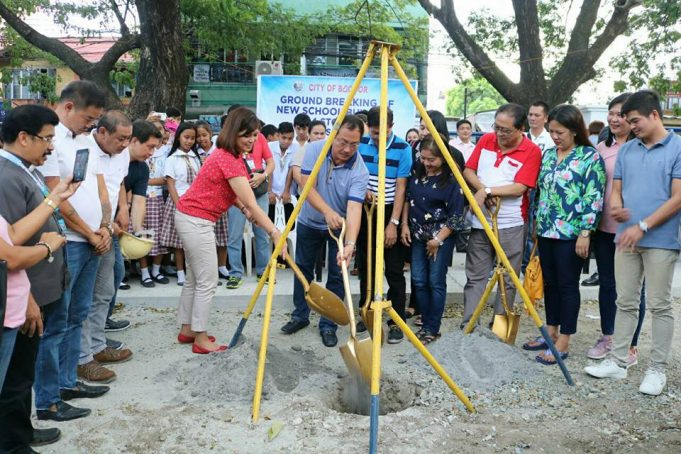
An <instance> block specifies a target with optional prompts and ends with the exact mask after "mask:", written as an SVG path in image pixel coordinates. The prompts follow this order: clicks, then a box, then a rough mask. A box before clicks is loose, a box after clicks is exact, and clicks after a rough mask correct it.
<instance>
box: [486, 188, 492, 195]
mask: <svg viewBox="0 0 681 454" xmlns="http://www.w3.org/2000/svg"><path fill="white" fill-rule="evenodd" d="M485 194H487V197H492V188H485Z"/></svg>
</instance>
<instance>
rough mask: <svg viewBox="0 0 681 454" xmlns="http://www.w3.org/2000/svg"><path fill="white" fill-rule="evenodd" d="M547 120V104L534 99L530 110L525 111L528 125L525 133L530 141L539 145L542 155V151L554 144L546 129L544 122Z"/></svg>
mask: <svg viewBox="0 0 681 454" xmlns="http://www.w3.org/2000/svg"><path fill="white" fill-rule="evenodd" d="M548 121H549V105H548V104H546V103H545V102H544V101H535V102H533V103H532V105H531V106H530V110H529V112H528V113H527V122H528V123H529V125H530V130H529V132H528V133H527V137H529V138H530V140H531V141H532V143H534V144H535V145H536V146H538V147H539V150H541V154H542V156H543V155H544V152H545V151H546V150H548V149H549V148H553V147H555V146H556V145H555V144H554V143H553V139H552V138H551V134H549V132H548V131H547V130H546V123H547V122H548Z"/></svg>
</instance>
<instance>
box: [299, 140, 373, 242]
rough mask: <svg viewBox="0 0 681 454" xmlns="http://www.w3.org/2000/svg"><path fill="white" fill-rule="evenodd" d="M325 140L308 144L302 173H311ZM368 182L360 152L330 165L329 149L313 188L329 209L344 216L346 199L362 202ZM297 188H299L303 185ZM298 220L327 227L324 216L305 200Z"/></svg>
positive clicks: (317, 227) (313, 225)
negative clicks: (341, 162)
mask: <svg viewBox="0 0 681 454" xmlns="http://www.w3.org/2000/svg"><path fill="white" fill-rule="evenodd" d="M324 143H326V141H325V140H318V141H317V142H312V143H309V144H308V145H307V147H306V151H305V159H304V160H303V165H302V167H301V169H300V173H301V174H303V175H310V174H311V173H312V168H313V167H314V164H315V162H316V161H317V158H318V157H319V154H320V153H321V152H322V148H324ZM368 184H369V171H368V170H367V168H366V166H365V165H364V161H363V160H362V157H361V156H360V154H359V152H356V153H355V154H354V155H353V157H352V158H350V159H349V160H348V162H346V163H345V164H343V165H340V166H336V165H334V164H333V161H332V159H331V150H329V152H328V154H327V156H326V159H324V162H323V163H322V167H321V169H319V174H318V175H317V184H316V185H315V189H316V190H317V192H318V193H319V195H320V196H321V197H322V199H324V202H326V204H327V205H329V207H331V209H333V210H334V211H335V212H336V213H338V214H340V215H341V216H343V217H345V215H346V209H347V205H348V201H349V200H354V201H355V202H358V203H363V202H364V196H365V194H366V191H367V185H368ZM300 190H301V191H302V188H300ZM298 222H300V223H303V224H305V225H306V226H308V227H310V228H313V229H318V230H326V229H327V226H326V220H325V219H324V215H322V214H321V213H320V212H319V211H317V210H316V209H314V208H313V207H312V205H310V203H309V202H308V201H307V200H306V201H305V204H304V205H303V208H302V209H301V210H300V215H299V216H298Z"/></svg>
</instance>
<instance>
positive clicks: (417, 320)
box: [414, 315, 423, 326]
mask: <svg viewBox="0 0 681 454" xmlns="http://www.w3.org/2000/svg"><path fill="white" fill-rule="evenodd" d="M414 325H416V326H423V319H422V318H421V316H420V315H415V316H414Z"/></svg>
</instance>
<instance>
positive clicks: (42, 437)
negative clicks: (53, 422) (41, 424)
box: [31, 427, 61, 446]
mask: <svg viewBox="0 0 681 454" xmlns="http://www.w3.org/2000/svg"><path fill="white" fill-rule="evenodd" d="M60 437H61V430H59V429H57V428H56V427H52V428H50V429H36V428H34V429H33V438H31V446H45V445H50V444H52V443H54V442H56V441H57V440H59V438H60Z"/></svg>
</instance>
